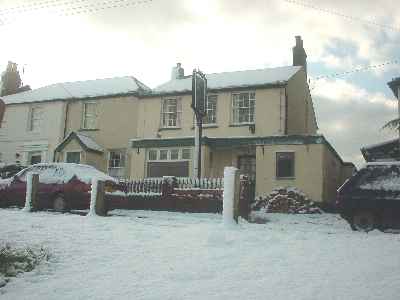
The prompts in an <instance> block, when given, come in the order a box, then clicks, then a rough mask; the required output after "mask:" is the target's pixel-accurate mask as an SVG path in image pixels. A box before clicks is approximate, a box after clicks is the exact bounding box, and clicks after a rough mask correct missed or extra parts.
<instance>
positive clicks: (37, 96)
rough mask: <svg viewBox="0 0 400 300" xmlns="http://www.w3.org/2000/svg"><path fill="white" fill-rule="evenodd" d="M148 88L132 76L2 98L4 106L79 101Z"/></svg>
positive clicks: (68, 85) (77, 82)
mask: <svg viewBox="0 0 400 300" xmlns="http://www.w3.org/2000/svg"><path fill="white" fill-rule="evenodd" d="M139 90H145V91H150V88H149V87H147V86H146V85H145V84H143V83H142V82H140V81H139V80H137V79H136V78H135V77H132V76H125V77H114V78H105V79H96V80H86V81H76V82H65V83H56V84H52V85H48V86H44V87H41V88H38V89H34V90H30V91H25V92H22V93H18V94H13V95H9V96H5V97H2V99H3V100H4V102H5V103H6V104H15V103H27V102H40V101H50V100H66V99H80V98H91V97H102V96H111V95H119V94H128V93H134V92H137V91H139Z"/></svg>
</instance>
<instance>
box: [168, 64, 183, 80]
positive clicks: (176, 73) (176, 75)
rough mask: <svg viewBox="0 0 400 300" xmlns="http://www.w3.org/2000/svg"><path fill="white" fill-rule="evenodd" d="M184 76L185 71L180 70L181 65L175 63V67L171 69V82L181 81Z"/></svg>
mask: <svg viewBox="0 0 400 300" xmlns="http://www.w3.org/2000/svg"><path fill="white" fill-rule="evenodd" d="M184 76H185V69H183V68H182V65H181V63H177V64H176V67H173V68H172V72H171V80H175V79H182V78H183V77H184Z"/></svg>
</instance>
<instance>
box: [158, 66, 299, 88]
mask: <svg viewBox="0 0 400 300" xmlns="http://www.w3.org/2000/svg"><path fill="white" fill-rule="evenodd" d="M300 69H301V67H299V66H286V67H278V68H267V69H258V70H248V71H236V72H224V73H212V74H206V77H207V85H208V88H209V89H211V90H213V89H216V90H217V89H225V88H240V87H250V86H259V85H269V84H271V85H272V84H284V83H286V82H287V81H288V80H289V79H290V78H291V77H292V76H293V75H294V74H296V73H297V72H298V71H299V70H300ZM191 90H192V77H191V76H187V77H184V78H182V79H174V80H171V81H168V82H166V83H164V84H162V85H160V86H158V87H156V88H155V89H153V93H155V94H161V93H173V92H186V91H191Z"/></svg>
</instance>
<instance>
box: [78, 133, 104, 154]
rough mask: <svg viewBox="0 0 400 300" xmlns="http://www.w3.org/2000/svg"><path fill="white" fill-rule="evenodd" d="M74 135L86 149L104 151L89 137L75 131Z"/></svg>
mask: <svg viewBox="0 0 400 300" xmlns="http://www.w3.org/2000/svg"><path fill="white" fill-rule="evenodd" d="M76 136H77V138H79V139H80V140H81V142H82V143H83V144H84V145H85V146H86V147H87V148H88V149H91V150H95V151H99V152H104V148H103V147H101V146H100V145H99V144H97V143H96V142H95V141H94V140H93V139H92V138H91V137H89V136H86V135H83V134H81V133H76Z"/></svg>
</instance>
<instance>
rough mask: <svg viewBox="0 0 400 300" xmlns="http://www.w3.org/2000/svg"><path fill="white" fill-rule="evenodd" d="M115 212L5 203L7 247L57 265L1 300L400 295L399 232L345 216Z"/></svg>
mask: <svg viewBox="0 0 400 300" xmlns="http://www.w3.org/2000/svg"><path fill="white" fill-rule="evenodd" d="M113 214H114V216H112V217H107V218H97V217H95V218H87V217H82V216H79V215H71V214H56V213H49V212H39V213H24V212H22V211H20V210H17V209H6V210H5V209H0V243H4V242H9V243H12V244H13V245H16V246H21V247H22V246H35V245H38V246H45V247H47V248H48V249H50V251H51V252H52V254H53V258H52V259H51V261H50V263H49V264H45V265H42V266H40V267H39V268H37V269H36V270H34V271H33V272H30V273H25V274H21V275H20V276H19V277H18V278H14V279H12V280H11V281H10V282H9V283H8V284H7V285H6V286H5V287H4V288H1V289H0V298H1V299H13V300H14V299H74V300H76V299H174V300H175V299H307V300H310V299H340V300H342V299H363V300H366V299H386V300H388V299H399V297H400V235H396V234H388V233H381V232H378V231H374V232H371V233H369V234H364V233H357V232H352V231H351V230H350V229H349V226H348V225H347V224H346V223H345V222H344V221H343V220H341V219H340V218H339V217H338V216H336V215H328V214H327V215H308V216H307V215H280V214H274V215H271V222H269V223H267V224H264V225H258V224H247V223H243V224H242V225H241V226H240V227H239V228H238V229H236V230H233V229H224V228H223V227H222V226H221V225H220V224H221V221H222V216H221V215H212V214H181V213H168V212H144V211H114V212H113Z"/></svg>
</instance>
